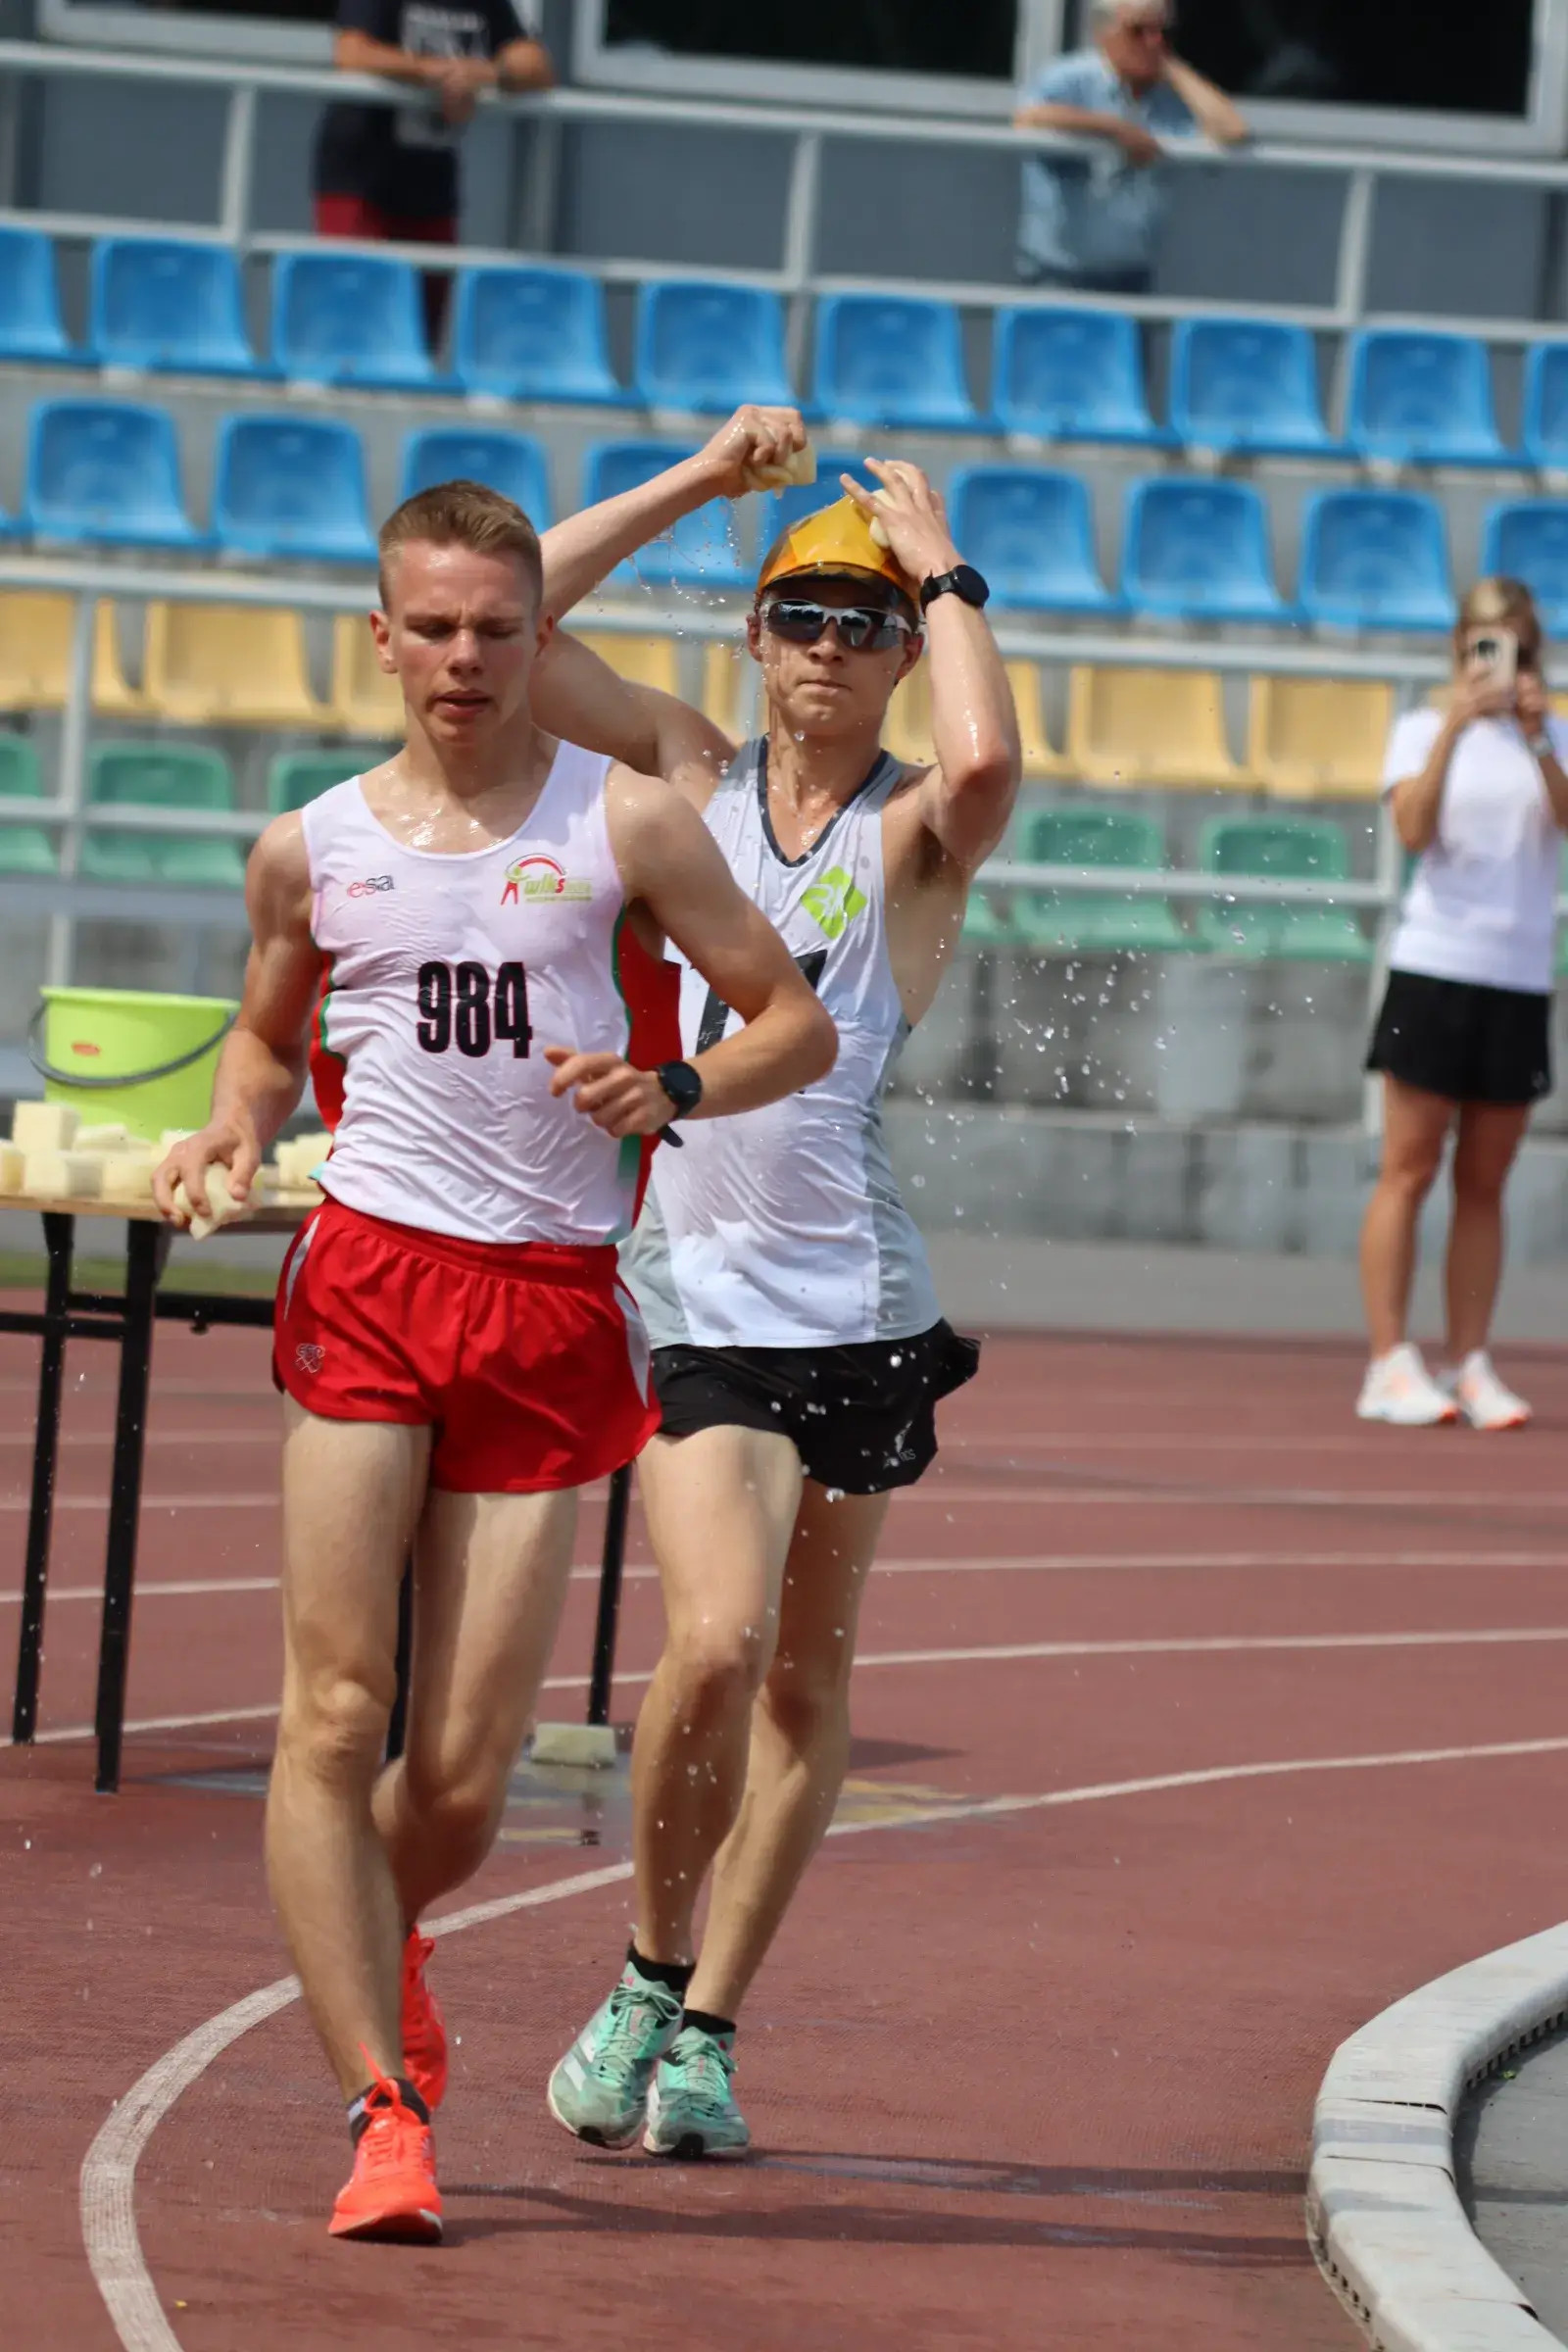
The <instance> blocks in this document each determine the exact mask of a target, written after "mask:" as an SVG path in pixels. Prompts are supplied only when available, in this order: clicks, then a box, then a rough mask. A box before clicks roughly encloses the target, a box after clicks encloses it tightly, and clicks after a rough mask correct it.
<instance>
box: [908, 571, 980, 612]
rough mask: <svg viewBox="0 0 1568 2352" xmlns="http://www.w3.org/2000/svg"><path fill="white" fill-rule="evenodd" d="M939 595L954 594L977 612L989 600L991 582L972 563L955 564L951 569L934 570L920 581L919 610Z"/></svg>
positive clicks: (923, 608)
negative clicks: (929, 575) (927, 577)
mask: <svg viewBox="0 0 1568 2352" xmlns="http://www.w3.org/2000/svg"><path fill="white" fill-rule="evenodd" d="M939 596H956V597H957V598H959V599H960V601H961V602H962V603H964V604H966V605H973V607H974V609H975V611H976V612H977V613H978V612H980V611H981V609H982V608H983V607H984V606H986V605H987V604H989V603H990V601H991V584H990V582H989V581H988V580H987V578H986V576H985V574H984V573H983V572H979V571H976V569H975V567H974V565H973V564H955V565H954V567H953V569H952V570H951V571H934V572H933V573H932V574H931V577H930V578H929V579H928V580H922V581H921V583H920V610H921V612H922V613H923V612H924V611H925V609H926V607H927V606H928V605H930V604H933V603H934V602H935V600H936V599H937V598H938V597H939Z"/></svg>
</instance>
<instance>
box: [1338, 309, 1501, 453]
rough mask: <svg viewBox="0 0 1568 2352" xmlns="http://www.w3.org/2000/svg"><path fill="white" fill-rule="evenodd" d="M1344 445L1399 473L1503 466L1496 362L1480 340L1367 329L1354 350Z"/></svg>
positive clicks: (1404, 329) (1384, 328)
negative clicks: (1495, 410) (1495, 409)
mask: <svg viewBox="0 0 1568 2352" xmlns="http://www.w3.org/2000/svg"><path fill="white" fill-rule="evenodd" d="M1346 439H1347V440H1348V442H1349V444H1350V447H1351V448H1352V449H1353V450H1355V451H1356V453H1357V454H1358V455H1359V456H1361V457H1363V458H1383V459H1387V460H1388V461H1390V462H1391V463H1392V464H1394V465H1398V466H1500V465H1504V464H1505V463H1506V462H1507V454H1508V453H1507V452H1506V450H1505V449H1504V448H1503V445H1502V442H1501V440H1500V439H1499V437H1498V434H1497V422H1496V417H1495V415H1494V414H1493V407H1492V362H1491V359H1490V357H1489V356H1488V353H1487V347H1486V345H1485V344H1484V343H1483V342H1482V341H1481V340H1480V338H1479V337H1478V336H1475V335H1443V334H1432V333H1427V332H1424V331H1418V330H1416V329H1413V328H1407V327H1387V326H1374V327H1366V328H1364V329H1363V330H1362V332H1361V333H1360V334H1358V335H1357V336H1356V337H1355V340H1354V341H1353V343H1352V344H1351V346H1350V396H1349V401H1348V414H1347V417H1346Z"/></svg>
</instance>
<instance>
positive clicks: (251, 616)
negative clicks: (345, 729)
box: [142, 603, 328, 729]
mask: <svg viewBox="0 0 1568 2352" xmlns="http://www.w3.org/2000/svg"><path fill="white" fill-rule="evenodd" d="M142 677H143V690H144V692H145V694H146V698H147V702H148V705H149V708H150V710H151V712H152V714H153V716H154V717H156V718H162V719H167V720H169V721H170V722H171V724H172V725H174V726H179V727H309V728H314V729H319V728H321V727H323V726H325V725H326V724H327V723H328V717H327V713H326V711H325V710H324V709H323V708H322V706H321V705H320V704H319V702H318V701H317V699H316V697H315V695H314V694H313V693H312V692H311V670H310V661H309V658H308V656H307V654H306V650H305V630H304V626H303V624H302V622H301V619H300V615H299V613H298V611H297V609H295V608H293V607H287V608H284V607H274V608H266V607H259V606H256V605H198V604H185V603H180V604H167V605H166V604H153V605H149V606H148V608H147V639H146V657H145V665H144V668H143V673H142Z"/></svg>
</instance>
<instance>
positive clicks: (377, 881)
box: [348, 874, 397, 899]
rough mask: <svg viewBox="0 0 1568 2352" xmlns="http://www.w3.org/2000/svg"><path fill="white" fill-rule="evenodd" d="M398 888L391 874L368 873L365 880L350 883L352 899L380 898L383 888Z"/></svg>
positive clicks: (349, 893) (349, 889) (349, 890)
mask: <svg viewBox="0 0 1568 2352" xmlns="http://www.w3.org/2000/svg"><path fill="white" fill-rule="evenodd" d="M396 888H397V884H396V883H395V882H394V881H393V879H392V877H391V875H390V874H367V875H366V877H365V880H364V881H363V882H351V883H350V884H349V888H348V895H349V897H350V898H351V899H374V898H378V897H379V896H380V894H381V892H382V891H383V890H396Z"/></svg>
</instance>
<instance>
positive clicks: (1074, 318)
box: [991, 305, 1169, 447]
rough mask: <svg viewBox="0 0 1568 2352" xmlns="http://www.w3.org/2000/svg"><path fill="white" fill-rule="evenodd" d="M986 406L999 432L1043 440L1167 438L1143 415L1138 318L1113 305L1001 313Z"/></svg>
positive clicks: (1147, 442)
mask: <svg viewBox="0 0 1568 2352" xmlns="http://www.w3.org/2000/svg"><path fill="white" fill-rule="evenodd" d="M991 405H992V408H993V410H994V411H995V413H996V417H997V421H998V423H999V424H1000V425H1001V427H1002V429H1003V431H1004V432H1006V433H1029V434H1036V435H1038V436H1039V437H1040V438H1041V439H1042V440H1045V441H1122V442H1132V443H1135V444H1139V445H1142V446H1145V447H1152V446H1154V445H1155V444H1157V443H1160V442H1163V441H1166V440H1168V438H1169V435H1168V434H1165V433H1162V432H1161V431H1160V429H1159V427H1158V426H1157V425H1156V424H1155V422H1154V420H1153V418H1152V417H1151V416H1150V414H1149V401H1148V397H1147V395H1146V393H1145V390H1144V347H1143V344H1142V342H1141V340H1140V337H1139V329H1138V324H1137V321H1136V320H1135V319H1124V318H1121V317H1120V316H1118V314H1117V313H1116V312H1114V311H1074V310H1067V309H1061V310H1058V309H1056V308H1055V307H1054V305H1053V307H1052V308H1051V309H1050V310H1045V309H1040V310H1002V311H999V312H998V313H997V323H996V334H995V340H994V345H993V358H992V399H991Z"/></svg>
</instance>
